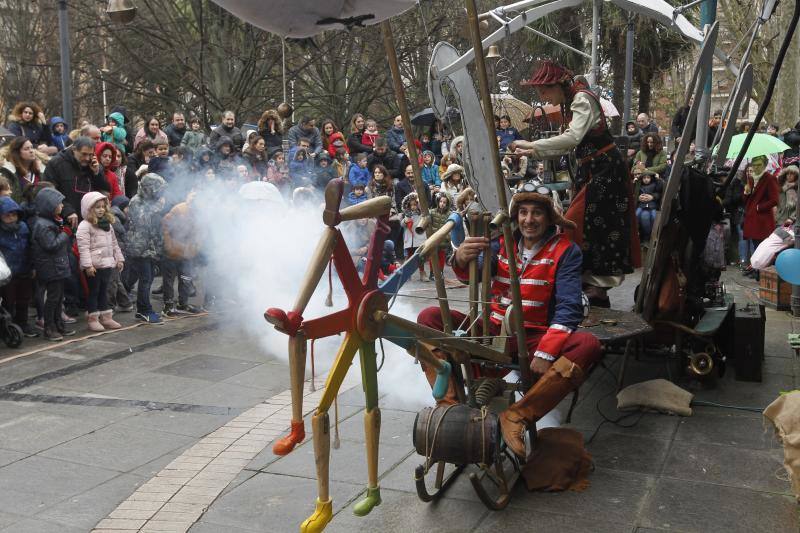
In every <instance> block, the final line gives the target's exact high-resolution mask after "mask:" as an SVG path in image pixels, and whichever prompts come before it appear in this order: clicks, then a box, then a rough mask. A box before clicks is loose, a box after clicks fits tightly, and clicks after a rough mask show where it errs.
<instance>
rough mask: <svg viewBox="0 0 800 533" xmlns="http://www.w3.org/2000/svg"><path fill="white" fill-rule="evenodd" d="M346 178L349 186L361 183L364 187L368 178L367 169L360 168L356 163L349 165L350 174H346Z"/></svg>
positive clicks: (367, 182)
mask: <svg viewBox="0 0 800 533" xmlns="http://www.w3.org/2000/svg"><path fill="white" fill-rule="evenodd" d="M347 179H348V181H349V182H350V186H351V187H355V186H356V185H363V186H364V187H366V186H367V185H368V184H369V180H370V176H369V170H368V169H366V168H361V167H360V166H358V165H353V166H351V167H350V174H349V175H348V176H347Z"/></svg>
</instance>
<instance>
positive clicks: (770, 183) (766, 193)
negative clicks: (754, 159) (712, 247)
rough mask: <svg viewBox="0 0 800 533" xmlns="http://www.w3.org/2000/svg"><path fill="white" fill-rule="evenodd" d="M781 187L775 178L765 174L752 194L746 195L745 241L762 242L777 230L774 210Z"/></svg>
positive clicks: (743, 228) (743, 227)
mask: <svg viewBox="0 0 800 533" xmlns="http://www.w3.org/2000/svg"><path fill="white" fill-rule="evenodd" d="M779 189H780V186H779V185H778V180H776V179H775V176H773V175H772V174H770V173H769V172H764V173H763V174H762V175H761V179H760V180H758V184H757V185H756V186H755V187H754V188H752V192H751V193H750V194H748V195H745V200H744V222H743V223H742V234H743V237H744V238H745V239H753V240H757V241H761V240H764V239H766V238H767V237H769V235H770V233H772V230H774V229H775V218H774V217H773V216H772V208H773V207H775V206H776V205H778V196H779Z"/></svg>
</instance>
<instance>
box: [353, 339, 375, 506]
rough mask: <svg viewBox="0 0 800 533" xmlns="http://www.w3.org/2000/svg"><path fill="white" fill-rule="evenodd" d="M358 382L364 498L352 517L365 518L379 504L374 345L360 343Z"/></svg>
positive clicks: (372, 343)
mask: <svg viewBox="0 0 800 533" xmlns="http://www.w3.org/2000/svg"><path fill="white" fill-rule="evenodd" d="M361 382H362V386H363V387H364V392H365V396H366V409H365V411H364V436H365V437H366V447H367V493H366V495H365V496H364V499H362V500H361V501H360V502H358V503H356V504H355V505H354V506H353V513H354V514H355V515H356V516H366V515H368V514H369V513H370V512H371V511H372V509H374V508H375V507H377V506H378V505H380V504H381V489H380V487H379V486H378V444H379V442H380V433H381V410H380V408H379V407H378V367H377V362H376V354H375V343H374V342H364V343H362V345H361Z"/></svg>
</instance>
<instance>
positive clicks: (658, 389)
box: [617, 379, 694, 416]
mask: <svg viewBox="0 0 800 533" xmlns="http://www.w3.org/2000/svg"><path fill="white" fill-rule="evenodd" d="M693 397H694V396H693V395H692V393H690V392H689V391H686V390H684V389H682V388H680V387H678V386H677V385H675V384H674V383H672V382H671V381H667V380H666V379H651V380H650V381H643V382H642V383H636V384H635V385H630V386H629V387H625V388H624V389H622V390H621V391H619V393H618V394H617V409H619V410H620V411H624V410H626V409H638V408H645V409H653V410H656V411H659V412H662V413H671V414H676V415H680V416H692V408H691V407H689V405H690V404H691V403H692V398H693Z"/></svg>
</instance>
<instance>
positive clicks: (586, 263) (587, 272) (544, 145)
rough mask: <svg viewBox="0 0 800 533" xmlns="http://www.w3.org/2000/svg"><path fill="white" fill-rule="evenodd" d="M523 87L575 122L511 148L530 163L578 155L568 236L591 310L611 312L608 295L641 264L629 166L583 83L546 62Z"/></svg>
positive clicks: (595, 97) (586, 85)
mask: <svg viewBox="0 0 800 533" xmlns="http://www.w3.org/2000/svg"><path fill="white" fill-rule="evenodd" d="M523 84H524V85H531V86H533V87H534V88H535V89H536V91H537V92H538V93H539V97H540V99H541V100H542V101H545V102H548V103H550V104H553V105H560V106H562V108H564V110H565V111H567V112H568V115H569V116H570V117H571V119H570V122H569V127H568V128H567V129H566V130H565V131H564V132H563V133H562V134H561V135H557V136H555V137H550V138H548V139H540V140H538V141H533V142H529V141H514V142H512V143H511V144H510V145H509V149H510V150H511V151H512V152H516V153H519V154H521V155H528V156H531V157H532V159H547V158H558V157H561V156H563V155H565V154H567V153H569V152H570V151H571V150H575V155H576V157H577V159H578V173H577V177H576V181H575V184H574V186H575V191H574V192H575V196H574V197H573V200H572V203H571V204H570V207H569V210H568V211H567V213H566V215H565V217H566V218H567V219H569V220H571V221H572V222H574V223H575V225H576V226H577V228H576V229H575V230H572V231H571V232H570V236H571V238H572V240H573V241H574V242H575V243H576V244H578V245H579V246H580V247H581V250H582V252H583V266H582V281H583V288H584V292H585V293H586V295H587V297H588V298H589V302H590V303H591V304H592V305H595V306H600V307H610V305H611V304H610V301H609V299H608V296H607V294H606V291H607V290H608V289H609V288H613V287H618V286H619V285H620V284H621V283H622V281H623V280H624V275H625V274H629V273H631V272H633V269H634V268H636V267H638V266H640V264H641V251H640V248H639V236H638V231H637V229H636V215H635V207H636V203H635V202H634V200H633V189H632V186H631V181H630V179H629V178H628V168H627V165H626V164H625V162H624V160H623V159H622V154H621V153H620V151H619V149H618V148H617V145H616V144H615V143H614V137H613V136H612V135H611V132H610V131H609V128H608V124H607V123H606V118H605V113H604V112H603V108H602V105H601V103H600V98H599V97H598V96H597V95H596V94H594V93H593V92H592V91H591V90H590V89H589V86H588V84H587V83H586V81H585V79H584V78H582V77H575V76H574V75H573V74H572V72H570V71H569V70H567V69H566V68H564V67H563V66H561V65H558V64H556V63H553V62H552V61H543V62H542V63H541V65H540V66H539V68H538V69H537V70H536V71H535V72H534V73H533V76H532V77H531V79H530V80H528V81H525V82H523Z"/></svg>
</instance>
